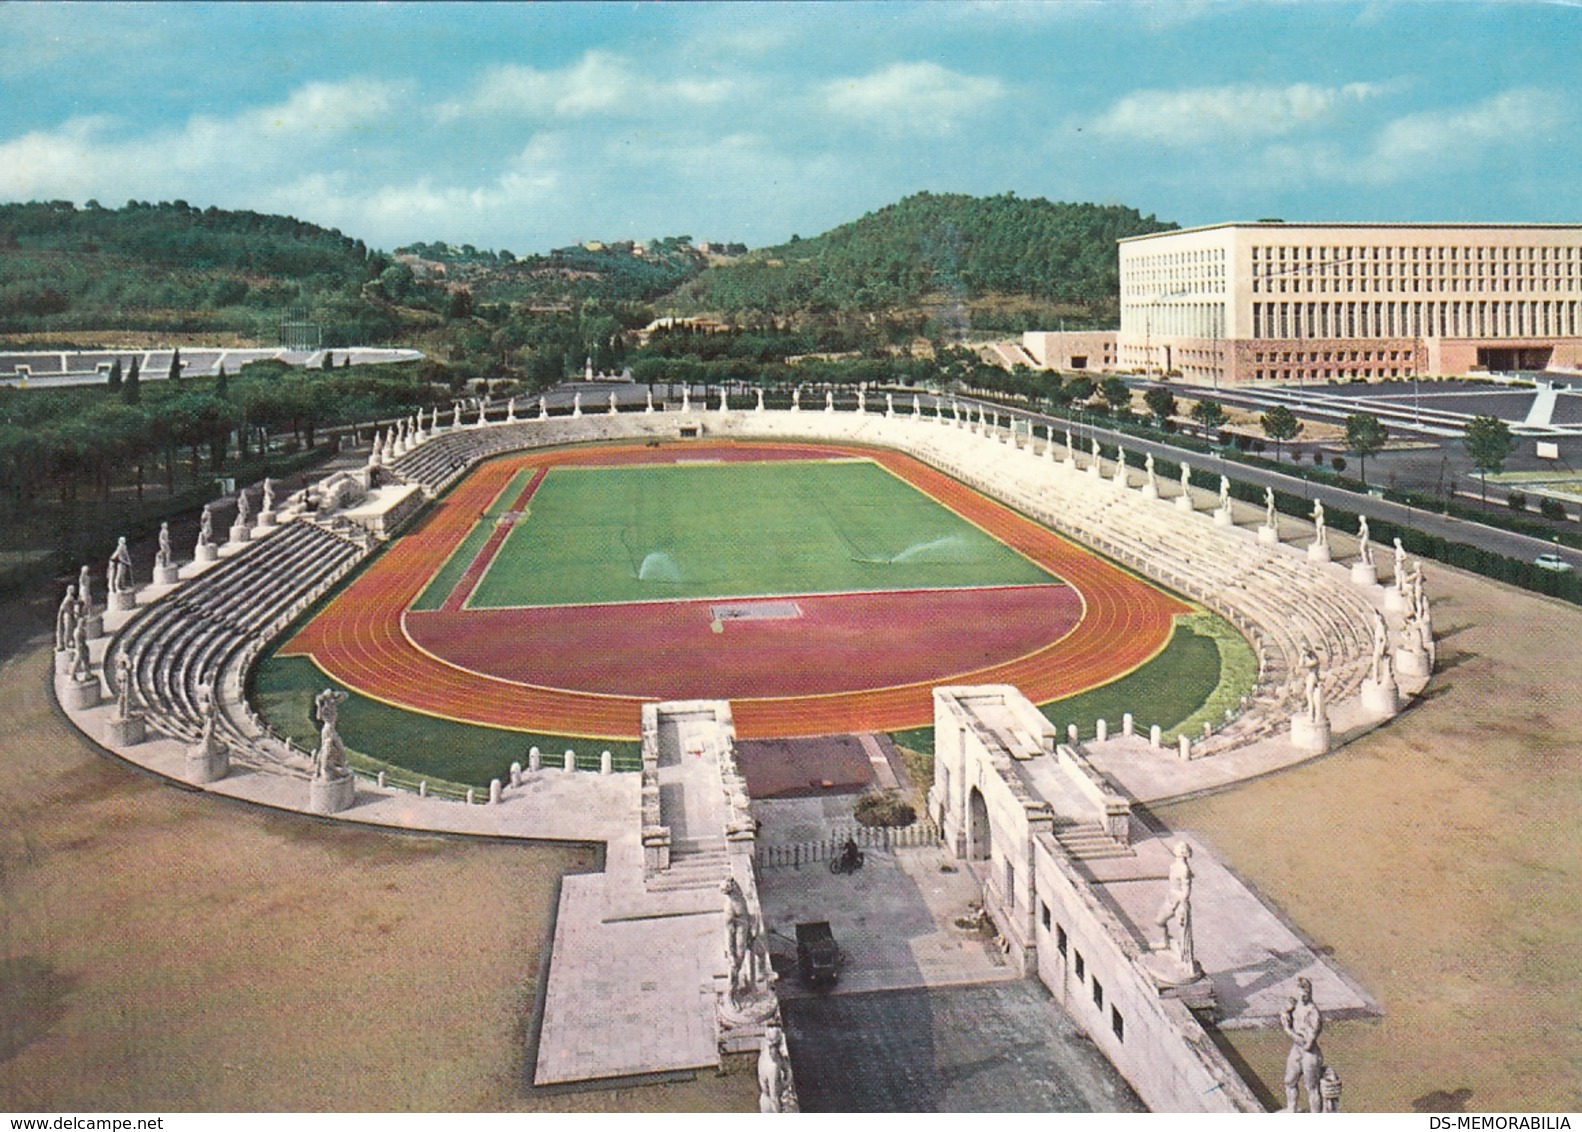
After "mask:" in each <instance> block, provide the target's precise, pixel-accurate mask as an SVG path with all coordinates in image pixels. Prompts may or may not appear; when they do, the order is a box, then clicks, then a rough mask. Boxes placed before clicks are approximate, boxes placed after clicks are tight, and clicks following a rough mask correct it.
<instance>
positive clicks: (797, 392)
mask: <svg viewBox="0 0 1582 1132" xmlns="http://www.w3.org/2000/svg"><path fill="white" fill-rule="evenodd" d="M801 407H802V387H801V386H800V385H799V386H797V387H796V388H795V389H793V390H791V411H792V412H796V411H797V410H798V409H800V408H801Z"/></svg>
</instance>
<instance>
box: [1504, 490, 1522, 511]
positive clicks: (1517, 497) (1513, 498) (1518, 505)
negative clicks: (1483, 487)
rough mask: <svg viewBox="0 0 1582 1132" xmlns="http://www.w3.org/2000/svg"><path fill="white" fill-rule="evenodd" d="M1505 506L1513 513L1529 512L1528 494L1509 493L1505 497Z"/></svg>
mask: <svg viewBox="0 0 1582 1132" xmlns="http://www.w3.org/2000/svg"><path fill="white" fill-rule="evenodd" d="M1505 506H1507V507H1509V508H1510V509H1511V510H1512V511H1525V510H1527V496H1526V494H1525V493H1523V492H1520V491H1511V492H1507V493H1506V495H1505Z"/></svg>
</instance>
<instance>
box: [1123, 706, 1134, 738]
mask: <svg viewBox="0 0 1582 1132" xmlns="http://www.w3.org/2000/svg"><path fill="white" fill-rule="evenodd" d="M1136 730H1137V729H1136V725H1135V724H1134V723H1133V722H1132V713H1131V712H1127V713H1126V714H1125V715H1123V716H1121V734H1122V735H1124V736H1126V737H1127V738H1128V739H1130V738H1131V737H1132V736H1133V735H1134V734H1135V733H1136Z"/></svg>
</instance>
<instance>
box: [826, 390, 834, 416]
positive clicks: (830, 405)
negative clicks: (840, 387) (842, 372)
mask: <svg viewBox="0 0 1582 1132" xmlns="http://www.w3.org/2000/svg"><path fill="white" fill-rule="evenodd" d="M824 411H825V412H826V413H833V412H834V411H835V394H834V392H833V391H832V390H829V389H826V390H825V391H824Z"/></svg>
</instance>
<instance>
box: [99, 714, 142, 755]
mask: <svg viewBox="0 0 1582 1132" xmlns="http://www.w3.org/2000/svg"><path fill="white" fill-rule="evenodd" d="M146 738H148V727H147V725H146V724H145V723H144V722H143V717H142V716H140V715H137V714H135V713H134V714H132V715H129V716H127V717H126V718H125V719H111V720H110V722H109V723H107V724H105V725H104V742H105V745H106V746H108V747H135V746H137V744H139V743H141V742H142V741H143V740H144V739H146Z"/></svg>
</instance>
